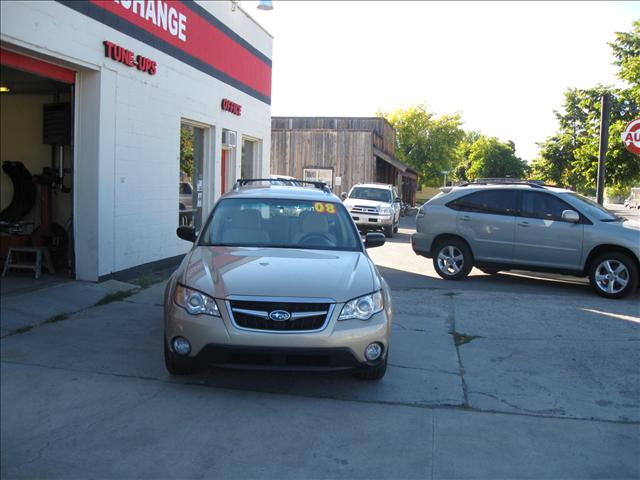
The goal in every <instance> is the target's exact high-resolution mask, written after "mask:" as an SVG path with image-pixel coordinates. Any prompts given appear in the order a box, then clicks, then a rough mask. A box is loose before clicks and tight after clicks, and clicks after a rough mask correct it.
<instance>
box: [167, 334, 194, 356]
mask: <svg viewBox="0 0 640 480" xmlns="http://www.w3.org/2000/svg"><path fill="white" fill-rule="evenodd" d="M171 345H172V346H173V351H174V352H176V353H177V354H178V355H189V352H191V344H190V343H189V340H187V339H186V338H183V337H176V338H174V339H173V341H172V342H171Z"/></svg>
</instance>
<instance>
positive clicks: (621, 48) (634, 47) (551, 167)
mask: <svg viewBox="0 0 640 480" xmlns="http://www.w3.org/2000/svg"><path fill="white" fill-rule="evenodd" d="M610 45H611V47H612V49H613V53H614V57H615V61H614V63H615V64H616V65H618V66H619V67H620V70H619V72H618V76H619V77H620V78H621V79H622V80H624V81H625V82H627V83H628V84H629V85H630V88H617V89H616V88H613V87H607V86H602V85H598V86H596V87H593V88H588V89H576V88H574V89H569V90H567V92H565V99H564V103H563V109H562V111H560V112H555V114H556V118H557V120H558V131H557V132H556V133H555V134H554V135H552V136H551V137H549V138H547V139H546V140H545V141H544V142H542V143H540V144H539V146H540V153H539V158H538V159H536V160H535V161H534V162H533V164H532V168H531V176H532V178H535V179H539V180H544V181H546V182H549V183H556V184H562V185H568V186H571V187H573V188H575V189H577V190H579V191H581V192H584V193H589V194H592V193H594V192H595V186H596V179H597V170H598V149H599V136H600V107H601V98H602V96H603V95H604V94H607V95H609V97H610V104H611V109H610V118H609V144H608V151H607V158H606V165H605V167H606V184H607V185H608V186H610V187H613V188H614V189H617V190H620V189H624V188H625V187H629V186H631V185H634V184H637V183H639V182H640V160H639V159H638V156H636V155H634V154H632V153H630V152H629V151H627V150H626V149H625V147H624V145H623V143H622V142H621V140H620V136H621V133H622V132H623V131H624V128H625V127H626V125H627V124H628V123H629V122H630V121H631V120H633V119H634V118H637V117H638V115H639V114H640V109H639V102H640V21H635V22H634V23H633V30H632V31H631V32H628V33H617V34H616V40H615V41H614V42H613V43H611V44H610Z"/></svg>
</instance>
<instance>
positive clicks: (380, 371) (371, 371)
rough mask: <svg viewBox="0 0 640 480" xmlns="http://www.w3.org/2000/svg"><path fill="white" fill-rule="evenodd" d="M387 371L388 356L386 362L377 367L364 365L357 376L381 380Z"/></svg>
mask: <svg viewBox="0 0 640 480" xmlns="http://www.w3.org/2000/svg"><path fill="white" fill-rule="evenodd" d="M385 373H387V358H386V357H385V359H384V362H383V363H381V364H380V365H378V366H375V367H364V368H363V369H362V370H360V371H358V373H357V376H358V378H361V379H362V380H380V379H381V378H382V377H384V374H385Z"/></svg>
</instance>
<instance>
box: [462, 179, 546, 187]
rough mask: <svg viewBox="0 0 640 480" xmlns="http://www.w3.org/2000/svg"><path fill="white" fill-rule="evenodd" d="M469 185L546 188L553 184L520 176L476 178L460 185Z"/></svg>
mask: <svg viewBox="0 0 640 480" xmlns="http://www.w3.org/2000/svg"><path fill="white" fill-rule="evenodd" d="M469 185H528V186H530V187H532V188H544V187H550V186H552V185H546V184H545V183H544V182H542V181H540V180H522V179H519V178H476V179H475V180H474V181H473V182H465V183H461V184H460V185H459V186H460V187H467V186H469Z"/></svg>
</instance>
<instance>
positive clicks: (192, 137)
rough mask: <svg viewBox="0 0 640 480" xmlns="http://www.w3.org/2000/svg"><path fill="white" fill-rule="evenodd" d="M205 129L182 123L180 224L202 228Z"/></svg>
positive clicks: (197, 228)
mask: <svg viewBox="0 0 640 480" xmlns="http://www.w3.org/2000/svg"><path fill="white" fill-rule="evenodd" d="M204 134H205V132H204V129H203V128H199V127H195V126H193V125H189V124H188V123H184V122H183V123H182V124H181V125H180V181H179V199H178V221H179V225H190V226H193V227H195V228H196V230H200V227H201V225H202V204H203V185H204V182H203V180H204V136H205V135H204Z"/></svg>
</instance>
